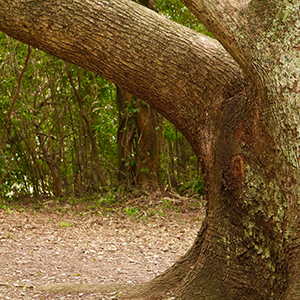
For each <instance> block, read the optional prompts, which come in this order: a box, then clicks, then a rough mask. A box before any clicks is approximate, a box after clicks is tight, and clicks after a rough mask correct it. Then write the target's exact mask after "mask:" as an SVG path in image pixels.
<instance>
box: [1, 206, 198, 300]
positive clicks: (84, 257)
mask: <svg viewBox="0 0 300 300" xmlns="http://www.w3.org/2000/svg"><path fill="white" fill-rule="evenodd" d="M202 214H203V211H201V209H196V210H193V211H192V212H188V213H184V214H183V213H181V214H176V213H173V214H170V215H169V216H167V217H158V216H154V217H147V218H146V219H145V220H142V219H140V218H132V217H130V216H128V215H126V214H122V215H119V216H114V215H111V216H107V215H106V216H105V215H104V216H103V215H85V216H84V217H82V216H78V215H75V214H66V213H64V214H62V213H58V212H56V213H54V212H47V213H45V212H42V213H36V212H34V211H31V212H17V211H13V212H9V213H8V212H7V211H5V210H0V299H1V297H2V299H13V300H17V299H43V300H45V299H113V298H116V297H117V295H116V294H114V293H113V294H111V295H106V296H104V295H101V294H99V293H92V294H91V293H84V294H83V293H81V294H75V295H74V294H49V293H46V292H39V291H37V290H36V287H37V286H40V285H47V284H54V283H70V284H94V283H131V282H132V283H140V282H143V281H146V280H149V279H151V278H154V277H155V276H157V275H159V274H161V273H162V272H163V271H164V270H166V269H167V268H168V267H170V266H171V265H172V264H173V263H174V262H175V261H176V260H177V259H178V258H179V257H180V256H182V255H183V254H184V253H185V252H186V251H187V249H188V248H189V247H190V246H191V245H192V243H193V241H194V239H195V236H196V234H197V232H198V230H199V228H200V226H201V215H202Z"/></svg>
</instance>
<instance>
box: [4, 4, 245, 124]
mask: <svg viewBox="0 0 300 300" xmlns="http://www.w3.org/2000/svg"><path fill="white" fill-rule="evenodd" d="M0 30H1V31H3V32H5V33H6V34H8V35H10V36H12V37H14V38H16V39H18V40H20V41H22V42H24V43H28V44H30V45H33V46H34V47H37V48H39V49H41V50H43V51H45V52H47V53H50V54H52V55H54V56H56V57H59V58H62V59H64V60H66V61H69V62H72V63H74V64H76V65H78V66H81V67H84V68H86V69H88V70H91V71H93V72H95V73H96V74H99V75H101V76H102V77H104V78H106V79H108V80H111V81H112V82H114V83H116V84H118V85H119V86H121V87H123V88H125V89H126V90H128V91H129V92H130V93H132V94H134V95H136V96H137V97H139V98H141V99H143V100H145V101H148V103H149V104H151V105H152V106H153V107H154V108H156V109H157V110H158V111H160V112H161V113H162V114H163V115H165V116H166V117H168V118H169V119H170V120H172V121H173V122H174V123H175V124H176V125H177V126H178V127H179V128H181V129H182V127H184V126H185V127H186V126H192V125H191V124H189V121H188V120H189V118H190V119H191V118H192V119H193V118H194V117H195V109H196V108H197V107H201V111H204V109H205V108H207V107H209V106H211V105H213V104H214V102H215V101H216V100H218V101H219V100H220V99H222V98H227V97H228V96H231V95H233V94H235V93H236V92H237V91H238V90H239V89H240V83H241V80H242V75H241V71H240V69H239V67H238V65H237V64H236V63H235V61H234V60H233V59H232V58H231V56H230V55H228V54H227V52H226V51H225V50H224V49H223V47H222V46H221V45H220V44H219V43H218V42H217V41H215V40H213V39H211V38H208V37H206V36H203V35H201V34H198V33H196V32H194V31H191V30H189V29H187V28H185V27H183V26H181V25H178V24H176V23H174V22H171V21H169V20H167V19H166V18H164V17H162V16H159V15H157V14H156V13H155V12H152V11H150V10H148V9H147V8H144V7H142V6H140V5H137V4H136V3H134V2H133V1H126V0H100V1H94V0H72V1H71V0H57V1H53V0H43V1H31V0H22V1H21V0H0ZM199 111H200V110H199ZM178 115H181V117H182V118H181V120H180V121H177V120H178V119H179V118H178ZM183 116H185V118H184V117H183ZM197 117H199V115H198V116H197ZM179 123H181V124H179Z"/></svg>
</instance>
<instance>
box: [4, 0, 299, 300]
mask: <svg viewBox="0 0 300 300" xmlns="http://www.w3.org/2000/svg"><path fill="white" fill-rule="evenodd" d="M183 2H184V4H185V5H186V6H187V7H188V8H189V9H190V10H191V11H192V12H193V13H194V15H195V16H196V17H197V18H198V19H199V21H200V22H202V23H203V24H204V25H205V26H206V27H207V29H208V30H209V31H210V32H211V33H212V34H213V35H214V37H215V38H216V39H217V40H218V41H219V42H218V41H216V40H213V39H211V38H209V37H206V36H203V35H201V34H198V33H196V32H194V31H192V30H189V29H187V28H184V27H182V26H180V25H178V24H176V23H173V22H171V21H169V20H168V19H166V18H164V17H162V16H159V15H157V14H156V13H155V12H152V11H151V10H148V9H147V8H144V7H142V6H139V5H138V4H136V3H134V2H130V1H126V0H97V1H95V0H80V1H78V0H72V1H70V0H57V1H55V2H54V1H50V0H43V1H30V0H22V1H21V0H5V1H4V0H1V1H0V30H1V31H3V32H5V33H6V34H8V35H10V36H12V37H14V38H16V39H18V40H20V41H22V42H24V43H28V44H30V45H32V46H34V47H38V48H39V49H41V50H43V51H45V52H48V53H50V54H52V55H54V56H56V57H59V58H61V59H64V60H66V61H69V62H72V63H74V64H76V65H79V66H82V67H84V68H86V69H89V70H91V71H93V72H95V73H97V74H99V75H101V76H103V77H104V78H106V79H108V80H111V81H112V82H114V83H116V84H117V85H119V86H120V87H121V88H124V89H126V90H127V91H128V92H130V93H132V94H134V95H135V96H136V97H139V98H140V99H142V100H144V101H146V102H148V103H149V104H150V105H151V106H152V107H154V108H155V109H156V110H157V111H159V112H160V113H162V114H163V115H164V116H165V117H166V118H167V119H169V120H170V121H172V122H173V123H174V124H175V125H176V127H177V128H178V129H179V130H180V131H181V132H182V133H183V134H184V135H185V137H186V138H187V140H188V141H189V142H190V144H191V146H192V147H193V149H194V151H195V153H196V155H197V156H198V159H199V162H200V166H201V169H202V170H203V178H204V181H205V189H206V195H207V202H208V204H207V215H206V220H205V222H204V224H203V225H202V227H201V229H200V231H199V234H198V237H197V239H196V240H195V243H194V245H193V247H192V248H191V249H190V250H189V251H188V253H187V254H186V255H185V256H184V257H182V258H181V259H180V260H179V261H178V262H177V263H176V264H175V265H174V266H173V267H171V268H170V269H169V270H167V271H166V272H165V273H164V274H162V275H161V276H159V277H157V278H156V279H154V280H153V281H151V282H149V283H146V284H144V285H142V286H141V287H140V289H139V291H138V292H137V294H136V297H140V298H141V297H142V295H145V297H148V298H151V297H152V299H154V298H155V297H156V298H155V299H157V298H158V297H159V295H161V294H163V293H166V292H172V293H173V295H174V297H175V298H176V299H218V300H220V299H247V300H249V299H299V297H300V285H299V276H300V275H299V270H300V266H299V261H300V260H299V218H298V215H299V206H300V198H299V195H300V173H299V155H300V142H299V134H300V127H299V126H300V120H299V116H300V114H299V111H300V107H299V105H300V96H299V95H300V34H299V32H300V31H299V28H300V23H299V11H300V1H299V0H289V1H288V0H277V1H271V0H263V1H262V0H251V1H245V0H201V1H190V0H184V1H183ZM130 298H133V296H132V295H131V296H130Z"/></svg>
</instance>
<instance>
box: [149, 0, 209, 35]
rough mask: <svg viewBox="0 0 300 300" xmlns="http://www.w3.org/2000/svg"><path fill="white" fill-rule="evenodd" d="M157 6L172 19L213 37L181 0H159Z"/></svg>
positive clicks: (161, 12) (160, 11)
mask: <svg viewBox="0 0 300 300" xmlns="http://www.w3.org/2000/svg"><path fill="white" fill-rule="evenodd" d="M155 6H156V7H157V8H158V11H159V13H160V14H162V15H164V16H166V17H167V18H169V19H171V20H172V21H175V22H177V23H179V24H182V25H184V26H186V27H188V28H191V29H193V30H196V31H198V32H200V33H203V34H205V35H208V36H211V37H212V34H211V33H210V32H209V31H208V30H207V29H206V28H205V26H204V25H202V24H201V23H200V22H199V21H198V20H197V18H196V17H195V16H194V15H193V14H192V13H191V12H190V11H189V10H188V9H187V8H186V7H185V6H184V5H183V4H182V3H181V2H180V1H179V0H158V1H157V2H156V4H155Z"/></svg>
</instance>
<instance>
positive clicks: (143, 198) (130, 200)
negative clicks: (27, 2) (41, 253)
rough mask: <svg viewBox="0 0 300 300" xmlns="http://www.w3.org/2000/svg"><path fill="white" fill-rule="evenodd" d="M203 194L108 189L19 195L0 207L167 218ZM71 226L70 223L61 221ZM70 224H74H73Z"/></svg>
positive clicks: (196, 204)
mask: <svg viewBox="0 0 300 300" xmlns="http://www.w3.org/2000/svg"><path fill="white" fill-rule="evenodd" d="M204 205H205V201H204V196H199V195H197V194H195V195H192V196H189V195H186V196H181V195H179V194H177V193H176V192H174V191H164V190H162V191H156V192H149V191H142V190H134V191H130V192H129V193H125V192H124V191H122V193H120V191H113V190H108V191H106V192H105V193H102V194H93V195H84V196H81V197H18V198H5V199H3V198H2V199H0V209H1V210H5V211H6V213H8V214H10V213H11V212H13V211H18V212H24V211H34V212H45V213H49V212H55V213H58V214H77V215H79V216H85V215H88V214H92V215H94V214H98V215H107V216H109V215H117V216H118V215H123V214H126V215H128V216H130V217H132V218H143V219H146V218H151V217H155V216H156V217H157V216H158V217H164V216H166V215H169V214H174V213H175V214H176V213H185V212H188V211H193V210H195V209H201V208H203V207H204ZM61 226H62V227H68V226H69V224H61ZM70 226H71V225H70Z"/></svg>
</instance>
